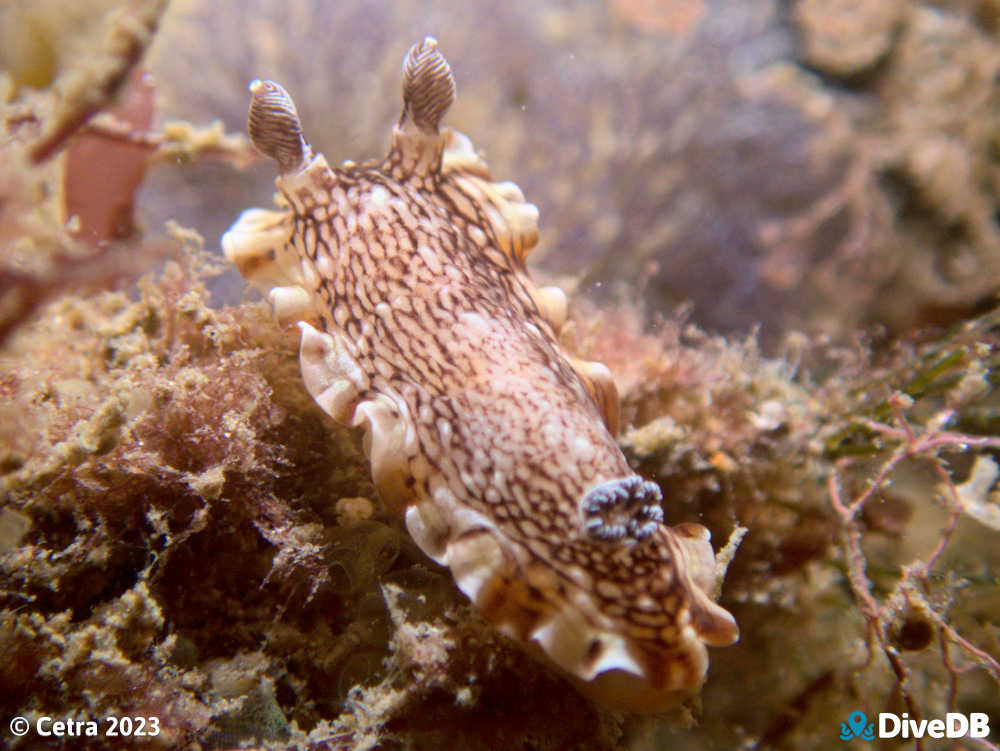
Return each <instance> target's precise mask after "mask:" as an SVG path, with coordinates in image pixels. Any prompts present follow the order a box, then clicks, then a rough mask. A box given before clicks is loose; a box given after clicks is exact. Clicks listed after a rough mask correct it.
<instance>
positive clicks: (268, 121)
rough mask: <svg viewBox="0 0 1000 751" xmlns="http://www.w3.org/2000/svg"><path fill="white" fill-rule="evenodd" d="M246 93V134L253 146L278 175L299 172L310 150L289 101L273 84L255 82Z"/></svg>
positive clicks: (296, 114) (292, 104)
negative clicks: (275, 167) (248, 95)
mask: <svg viewBox="0 0 1000 751" xmlns="http://www.w3.org/2000/svg"><path fill="white" fill-rule="evenodd" d="M250 92H251V93H252V95H253V96H252V98H251V100H250V113H249V115H248V116H247V131H248V132H249V133H250V140H251V141H252V142H253V145H254V146H255V147H256V148H257V150H258V151H260V152H261V153H262V154H264V155H266V156H269V157H271V158H272V159H274V160H275V161H276V162H277V163H278V168H279V171H280V172H281V174H282V175H287V174H288V173H290V172H295V171H297V170H299V169H301V168H302V167H303V166H304V165H305V163H306V162H307V161H309V157H310V149H309V144H308V143H306V139H305V137H304V136H303V135H302V124H301V123H300V122H299V113H298V112H296V110H295V103H294V102H293V101H292V98H291V97H290V96H288V92H287V91H285V90H284V89H283V88H282V87H281V86H280V85H279V84H276V83H275V82H274V81H261V80H260V79H255V80H254V81H253V82H252V83H251V84H250Z"/></svg>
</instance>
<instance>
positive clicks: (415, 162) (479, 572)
mask: <svg viewBox="0 0 1000 751" xmlns="http://www.w3.org/2000/svg"><path fill="white" fill-rule="evenodd" d="M403 79H404V80H403V114H402V116H401V117H400V120H399V122H398V123H397V124H396V126H395V127H394V129H393V135H392V149H391V150H390V152H389V154H388V155H387V157H386V159H385V160H384V161H383V162H381V163H375V162H369V163H365V164H355V163H352V162H345V163H344V164H343V165H341V166H340V167H337V168H331V167H330V166H329V165H328V163H327V161H326V159H325V158H324V157H323V155H322V154H316V155H313V154H312V151H311V149H310V148H309V145H308V144H307V142H306V140H305V138H304V137H303V135H302V126H301V124H300V122H299V117H298V114H297V113H296V111H295V105H294V104H293V103H292V100H291V98H290V97H289V96H288V94H287V93H286V92H285V90H284V89H282V88H281V87H280V86H279V85H278V84H276V83H272V82H270V81H255V82H254V84H253V85H252V87H251V90H252V91H253V98H252V101H251V104H250V114H249V116H248V127H249V131H250V137H251V139H252V140H253V143H254V145H255V146H256V147H257V148H258V149H259V150H260V151H262V152H263V153H264V154H266V155H268V156H270V157H272V158H273V159H275V161H277V163H278V168H279V170H280V172H281V175H280V176H279V177H278V179H277V180H276V185H277V187H278V190H279V191H280V192H281V198H280V199H279V209H278V210H276V211H264V210H261V209H255V210H248V211H245V212H243V214H242V216H241V217H240V218H239V220H238V221H237V222H236V224H234V225H233V227H232V228H231V229H230V230H229V231H228V232H227V233H226V234H225V236H224V237H223V239H222V246H223V250H224V251H225V254H226V257H227V258H229V259H230V260H231V261H233V262H234V263H235V264H236V265H237V266H238V268H239V269H240V271H241V272H242V273H243V275H244V276H245V277H246V278H247V279H248V280H250V281H251V282H253V283H254V284H255V285H256V286H258V287H261V288H263V289H264V290H265V291H267V292H268V298H269V299H270V301H271V303H272V305H273V306H274V309H275V312H276V313H277V314H278V316H279V318H282V319H288V320H298V324H299V329H300V331H301V343H300V349H299V362H300V365H301V370H302V378H303V382H304V384H305V387H306V390H307V391H308V392H309V393H310V394H311V395H312V397H313V398H314V399H315V401H316V403H317V404H318V405H319V407H320V408H321V409H322V410H323V411H324V412H326V413H327V414H328V415H330V416H331V417H333V418H334V419H335V420H337V421H338V422H341V423H343V424H345V425H350V426H354V427H360V428H363V429H364V431H365V438H364V446H365V451H366V452H367V454H368V457H369V460H370V463H371V473H372V481H373V483H374V485H375V487H376V489H377V490H378V493H379V495H380V496H381V498H382V500H383V502H384V504H385V507H386V509H387V510H389V511H391V512H398V513H399V514H400V515H401V516H402V518H403V521H404V523H405V525H406V528H407V529H408V530H409V532H410V534H411V536H412V537H413V539H414V541H415V542H416V543H417V545H418V546H419V547H420V548H421V549H422V550H423V551H424V552H425V553H426V554H427V555H428V556H429V557H430V558H432V559H433V560H435V561H437V562H438V563H440V564H442V565H445V566H447V567H448V568H449V569H450V571H451V573H452V575H453V577H454V579H455V582H456V584H457V586H458V588H459V589H460V590H461V591H462V592H463V593H465V595H466V596H468V597H469V599H470V600H472V602H473V603H474V604H475V605H476V606H477V607H478V608H479V609H480V611H481V612H482V614H483V615H484V617H485V618H486V619H487V620H488V621H490V622H491V623H493V624H494V625H495V626H496V627H497V628H499V629H500V630H501V631H503V632H504V633H506V634H508V635H510V636H512V637H513V638H515V639H517V640H519V641H520V642H521V643H523V644H525V645H527V647H528V648H529V649H531V650H536V651H537V652H540V653H541V655H542V656H544V657H545V658H546V659H547V660H548V661H549V662H550V663H552V664H554V665H555V666H557V667H558V668H559V669H561V670H562V671H564V672H565V673H566V674H567V675H568V676H570V678H571V679H573V680H574V681H576V682H577V684H578V685H579V686H580V688H581V689H583V690H584V691H585V692H587V693H588V694H589V695H591V696H592V697H594V698H595V699H596V700H598V701H600V702H602V703H604V704H607V705H610V706H613V707H616V708H619V709H625V710H629V711H642V712H647V711H659V710H662V709H664V708H667V707H669V706H670V705H671V704H672V703H674V702H675V701H676V700H677V699H678V698H679V697H681V696H685V695H688V694H690V693H692V692H694V691H697V690H698V689H699V687H700V686H701V684H702V683H703V681H704V679H705V674H706V671H707V669H708V654H707V650H706V645H723V644H729V643H731V642H733V641H734V640H735V639H736V638H737V636H738V630H737V627H736V623H735V621H734V620H733V618H732V616H731V615H730V614H729V613H728V612H726V611H725V610H724V609H723V608H721V607H720V606H719V605H717V604H716V603H715V602H713V601H712V599H711V598H710V596H709V594H708V593H709V592H711V591H712V590H713V588H714V586H715V579H716V573H715V562H714V553H713V551H712V546H711V544H710V541H709V533H708V530H707V529H705V528H704V527H702V526H701V525H698V524H682V525H679V526H676V527H668V526H666V525H665V524H664V523H663V519H664V513H663V508H662V506H661V503H662V500H663V499H662V495H661V491H660V488H659V486H657V485H656V484H655V483H652V482H649V481H647V480H644V479H643V478H641V477H639V476H638V475H637V474H635V472H633V471H632V469H631V468H630V467H629V463H628V460H627V459H626V457H625V456H624V454H623V453H622V451H621V449H620V447H619V446H618V444H617V442H616V441H615V437H614V434H615V433H616V431H617V426H618V419H619V404H618V392H617V389H616V388H615V383H614V379H613V377H612V375H611V372H610V371H609V370H608V369H607V368H606V367H605V366H604V365H602V364H600V363H596V362H587V361H584V360H579V359H576V358H574V357H572V356H571V355H569V354H567V353H566V352H565V351H564V350H563V348H562V346H561V344H560V342H559V339H558V334H559V330H560V328H561V327H562V325H563V323H564V321H565V319H566V296H565V294H563V293H562V291H560V290H559V289H557V288H538V287H537V286H535V284H534V283H533V282H532V280H531V278H530V275H529V273H528V270H527V268H526V265H525V264H526V258H527V255H528V253H529V251H530V250H531V249H532V248H533V247H535V245H536V244H537V242H538V209H537V208H536V207H535V206H534V205H533V204H531V203H529V202H528V201H527V200H526V199H525V197H524V194H523V193H522V192H521V190H520V188H518V187H517V185H515V184H514V183H511V182H499V181H494V180H493V177H492V175H491V174H490V170H489V168H488V166H487V165H486V162H485V161H484V160H483V158H482V157H481V156H480V155H479V154H478V153H477V152H476V150H475V148H473V146H472V143H471V142H470V141H469V139H468V138H466V137H465V136H464V135H462V134H461V133H458V132H456V131H453V130H451V129H449V128H444V127H441V118H442V117H443V115H444V113H445V111H446V110H447V109H448V107H450V106H451V104H452V102H453V101H454V99H455V79H454V77H453V76H452V73H451V68H450V67H449V65H448V63H447V61H446V60H445V58H444V56H443V55H442V54H441V52H440V51H439V50H438V48H437V43H436V42H435V41H434V39H432V38H431V37H427V38H425V39H424V40H423V41H422V42H420V43H419V44H416V45H414V46H413V47H412V48H411V49H410V51H409V53H408V54H407V55H406V59H405V61H404V64H403Z"/></svg>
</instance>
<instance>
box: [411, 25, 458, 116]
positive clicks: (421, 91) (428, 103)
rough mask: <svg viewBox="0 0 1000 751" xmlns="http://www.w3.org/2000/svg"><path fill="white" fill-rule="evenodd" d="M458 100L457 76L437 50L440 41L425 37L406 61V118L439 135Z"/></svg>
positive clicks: (415, 46)
mask: <svg viewBox="0 0 1000 751" xmlns="http://www.w3.org/2000/svg"><path fill="white" fill-rule="evenodd" d="M454 101H455V77H454V76H453V75H452V73H451V66H450V65H448V61H447V60H445V59H444V55H442V54H441V52H440V50H438V48H437V40H436V39H434V38H433V37H424V40H423V41H422V42H420V43H419V44H415V45H413V46H412V47H410V51H409V52H408V53H407V55H406V59H405V60H404V61H403V115H402V117H401V118H400V124H401V125H403V124H404V123H405V122H406V121H407V120H408V119H409V120H412V122H413V123H414V125H416V126H417V127H419V128H421V129H423V130H427V131H432V132H435V133H436V132H437V129H438V126H439V125H440V124H441V118H442V117H444V113H445V112H446V111H447V110H448V108H449V107H451V105H452V104H453V103H454Z"/></svg>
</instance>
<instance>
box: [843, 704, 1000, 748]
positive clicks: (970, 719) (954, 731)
mask: <svg viewBox="0 0 1000 751" xmlns="http://www.w3.org/2000/svg"><path fill="white" fill-rule="evenodd" d="M876 733H877V736H878V737H879V738H985V737H986V736H988V735H989V734H990V718H989V715H987V714H986V713H985V712H972V713H970V714H962V713H961V712H949V713H948V714H946V715H945V716H944V719H943V720H941V719H936V720H926V719H924V720H911V719H910V716H909V715H908V714H907V713H906V712H903V714H893V713H892V712H880V713H879V716H878V723H877V725H876V723H874V722H868V717H867V716H866V715H865V713H864V712H858V711H855V712H851V714H849V715H848V716H847V722H842V723H840V740H842V741H849V740H853V739H854V738H862V739H864V740H866V741H871V740H875V737H876Z"/></svg>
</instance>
